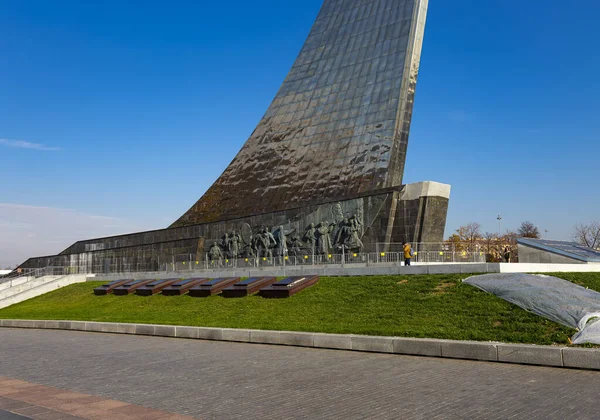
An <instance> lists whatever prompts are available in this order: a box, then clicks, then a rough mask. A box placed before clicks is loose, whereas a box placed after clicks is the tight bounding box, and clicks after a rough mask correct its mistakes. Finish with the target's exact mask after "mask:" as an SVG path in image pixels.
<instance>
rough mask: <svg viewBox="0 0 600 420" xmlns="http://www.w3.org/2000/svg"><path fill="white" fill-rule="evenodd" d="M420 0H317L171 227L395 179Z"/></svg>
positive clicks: (300, 203)
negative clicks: (247, 129)
mask: <svg viewBox="0 0 600 420" xmlns="http://www.w3.org/2000/svg"><path fill="white" fill-rule="evenodd" d="M427 5H428V0H325V1H324V4H323V6H322V8H321V11H320V13H319V15H318V17H317V20H316V22H315V24H314V26H313V28H312V30H311V31H310V34H309V35H308V38H307V40H306V42H305V44H304V46H303V47H302V50H301V51H300V54H299V56H298V58H297V59H296V62H295V63H294V65H293V67H292V69H291V71H290V73H289V74H288V76H287V77H286V79H285V81H284V82H283V85H282V86H281V88H280V89H279V92H278V93H277V95H276V97H275V99H274V100H273V102H272V103H271V106H270V107H269V109H268V110H267V112H266V114H265V115H264V117H263V118H262V120H261V121H260V123H259V124H258V126H257V127H256V129H255V130H254V132H253V133H252V135H251V136H250V138H249V139H248V141H247V142H246V143H245V144H244V146H243V147H242V149H241V150H240V152H239V153H238V155H237V156H236V157H235V158H234V159H233V161H232V162H231V164H230V165H229V167H228V168H227V169H226V170H225V171H224V172H223V174H222V175H221V176H220V177H219V179H217V181H216V182H215V183H214V184H213V185H212V186H211V187H210V188H209V190H208V191H207V192H206V194H204V196H203V197H202V198H200V200H198V202H196V204H194V205H193V206H192V208H191V209H190V210H188V211H187V212H186V213H185V214H184V215H183V216H182V217H181V218H180V219H179V220H177V221H176V222H175V223H174V224H173V225H172V227H177V226H186V225H192V224H199V223H209V222H216V221H224V220H230V219H235V218H241V217H246V216H250V215H256V214H263V213H270V212H275V211H282V210H287V209H292V208H298V207H304V206H306V205H310V204H319V203H322V202H325V201H332V200H338V199H351V198H355V197H358V196H360V195H361V194H365V193H370V192H373V191H377V190H380V189H384V188H390V187H398V186H400V185H401V184H402V176H403V172H404V161H405V157H406V148H407V145H408V133H409V129H410V122H411V117H412V109H413V100H414V95H415V87H416V82H417V75H418V70H419V62H420V55H421V47H422V40H423V32H424V28H425V17H426V14H427Z"/></svg>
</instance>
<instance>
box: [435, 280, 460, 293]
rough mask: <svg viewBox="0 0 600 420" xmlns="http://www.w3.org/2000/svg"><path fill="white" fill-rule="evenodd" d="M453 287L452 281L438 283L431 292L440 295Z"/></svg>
mask: <svg viewBox="0 0 600 420" xmlns="http://www.w3.org/2000/svg"><path fill="white" fill-rule="evenodd" d="M453 287H456V283H452V282H444V283H440V284H438V285H437V287H436V288H435V289H434V291H433V294H434V295H442V294H444V293H448V291H449V289H452V288H453Z"/></svg>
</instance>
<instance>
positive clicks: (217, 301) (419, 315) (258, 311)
mask: <svg viewBox="0 0 600 420" xmlns="http://www.w3.org/2000/svg"><path fill="white" fill-rule="evenodd" d="M556 276H557V277H561V278H564V279H566V280H570V281H573V282H574V283H577V284H581V285H583V286H586V287H589V288H591V289H594V290H600V273H574V274H565V273H561V274H556ZM466 277H468V275H423V276H374V277H344V278H342V277H323V278H321V280H320V282H319V283H318V284H317V285H315V286H313V287H312V288H310V289H307V290H305V291H303V292H301V293H299V294H297V295H295V296H293V297H292V298H290V299H278V300H270V299H263V298H261V297H258V296H251V297H247V298H242V299H225V298H222V297H221V296H214V297H210V298H191V297H189V296H177V297H166V296H162V295H156V296H152V297H140V296H135V295H130V296H125V297H117V296H113V295H108V296H95V295H94V294H93V292H92V289H93V288H94V287H97V286H98V285H100V284H103V282H89V283H82V284H76V285H72V286H69V287H65V288H63V289H60V290H57V291H55V292H51V293H48V294H45V295H43V296H40V297H37V298H34V299H31V300H28V301H26V302H22V303H20V304H17V305H13V306H11V307H8V308H4V309H0V318H4V319H54V320H62V319H64V320H75V321H76V320H82V321H105V322H134V323H148V324H168V325H191V326H205V327H228V328H252V329H268V330H288V331H310V332H327V333H353V334H368V335H384V336H402V337H428V338H445V339H453V340H479V341H503V342H516V343H535V344H553V343H558V344H567V343H568V338H569V337H570V336H571V335H572V334H574V332H575V331H574V330H572V329H569V328H565V327H562V326H560V325H558V324H556V323H554V322H551V321H547V320H545V319H543V318H541V317H538V316H536V315H533V314H530V313H528V312H526V311H524V310H522V309H520V308H518V307H517V306H514V305H511V304H509V303H507V302H505V301H503V300H501V299H499V298H496V297H495V296H492V295H489V294H487V293H484V292H482V291H480V290H478V289H476V288H474V287H472V286H469V285H466V284H463V283H461V280H462V279H464V278H466Z"/></svg>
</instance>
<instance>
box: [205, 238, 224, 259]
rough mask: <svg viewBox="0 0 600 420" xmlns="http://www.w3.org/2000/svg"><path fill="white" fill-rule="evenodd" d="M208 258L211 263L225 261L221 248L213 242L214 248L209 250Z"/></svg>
mask: <svg viewBox="0 0 600 420" xmlns="http://www.w3.org/2000/svg"><path fill="white" fill-rule="evenodd" d="M208 258H209V259H210V260H211V261H221V259H223V252H221V248H220V247H219V244H217V243H216V242H213V244H212V246H211V247H210V249H209V250H208Z"/></svg>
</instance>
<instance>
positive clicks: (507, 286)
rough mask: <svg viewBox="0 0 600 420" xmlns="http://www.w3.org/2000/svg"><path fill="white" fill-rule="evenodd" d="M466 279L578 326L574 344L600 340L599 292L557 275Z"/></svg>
mask: <svg viewBox="0 0 600 420" xmlns="http://www.w3.org/2000/svg"><path fill="white" fill-rule="evenodd" d="M464 282H465V283H467V284H470V285H472V286H475V287H477V288H479V289H481V290H483V291H485V292H488V293H492V294H494V295H496V296H498V297H499V298H502V299H504V300H506V301H508V302H510V303H514V304H515V305H517V306H519V307H521V308H523V309H525V310H527V311H530V312H533V313H534V314H537V315H540V316H543V317H544V318H547V319H549V320H551V321H555V322H558V323H559V324H562V325H565V326H567V327H571V328H576V329H578V330H579V332H578V333H577V334H575V335H574V336H573V338H572V341H573V343H574V344H583V343H595V344H600V322H597V321H599V320H600V319H599V318H600V293H598V292H595V291H593V290H589V289H586V288H585V287H581V286H578V285H576V284H573V283H571V282H569V281H566V280H563V279H559V278H556V277H550V276H543V275H532V274H485V275H482V276H474V277H469V278H468V279H466V280H464Z"/></svg>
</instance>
